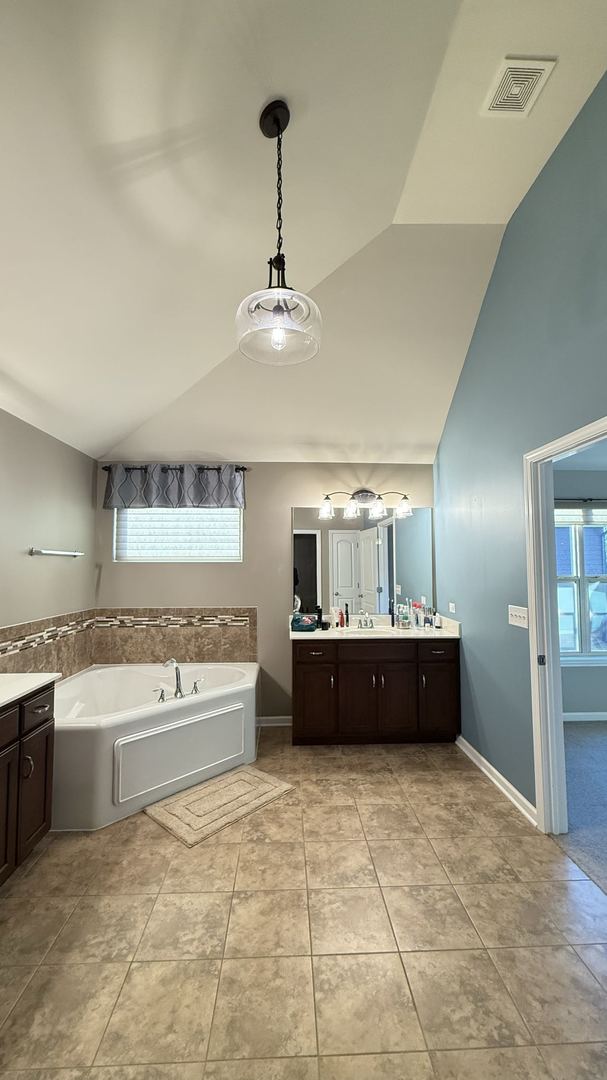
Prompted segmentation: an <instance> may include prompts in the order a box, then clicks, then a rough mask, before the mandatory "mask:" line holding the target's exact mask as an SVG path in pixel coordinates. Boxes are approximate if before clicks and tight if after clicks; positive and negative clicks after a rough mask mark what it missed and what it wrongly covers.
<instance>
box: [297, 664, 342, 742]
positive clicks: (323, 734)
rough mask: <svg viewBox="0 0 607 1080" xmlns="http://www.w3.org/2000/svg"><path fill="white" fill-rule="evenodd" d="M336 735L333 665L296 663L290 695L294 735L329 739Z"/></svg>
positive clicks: (335, 670) (335, 697)
mask: <svg viewBox="0 0 607 1080" xmlns="http://www.w3.org/2000/svg"><path fill="white" fill-rule="evenodd" d="M336 734H337V668H336V666H335V664H318V663H314V664H296V665H295V672H294V695H293V738H294V739H295V740H297V739H312V738H316V739H325V738H326V739H329V738H332V737H334V736H335V735H336Z"/></svg>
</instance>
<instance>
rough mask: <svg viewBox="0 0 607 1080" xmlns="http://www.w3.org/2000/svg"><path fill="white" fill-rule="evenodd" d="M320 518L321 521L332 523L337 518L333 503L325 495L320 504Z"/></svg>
mask: <svg viewBox="0 0 607 1080" xmlns="http://www.w3.org/2000/svg"><path fill="white" fill-rule="evenodd" d="M318 517H319V519H320V521H330V520H331V518H334V517H335V510H334V507H333V503H332V502H331V500H330V498H329V496H328V495H325V497H324V499H323V501H322V503H321V504H320V510H319V511H318Z"/></svg>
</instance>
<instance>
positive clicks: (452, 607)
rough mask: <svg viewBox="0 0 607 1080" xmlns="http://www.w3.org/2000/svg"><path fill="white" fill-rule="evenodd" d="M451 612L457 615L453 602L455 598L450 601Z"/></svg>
mask: <svg viewBox="0 0 607 1080" xmlns="http://www.w3.org/2000/svg"><path fill="white" fill-rule="evenodd" d="M449 614H450V615H455V604H454V603H453V600H450V601H449Z"/></svg>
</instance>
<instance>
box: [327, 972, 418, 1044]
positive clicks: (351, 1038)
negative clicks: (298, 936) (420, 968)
mask: <svg viewBox="0 0 607 1080" xmlns="http://www.w3.org/2000/svg"><path fill="white" fill-rule="evenodd" d="M314 993H315V998H316V1018H317V1024H318V1045H319V1051H320V1053H321V1054H365V1053H367V1054H380V1053H395V1052H397V1051H399V1050H401V1051H402V1050H423V1049H424V1040H423V1036H422V1033H421V1029H420V1026H419V1022H418V1019H417V1016H416V1013H415V1008H414V1006H413V1001H412V999H411V993H410V991H409V987H408V985H407V980H406V978H405V975H404V972H403V968H402V964H401V961H400V958H399V957H398V955H396V954H395V953H383V954H380V953H376V954H371V955H365V956H316V957H314Z"/></svg>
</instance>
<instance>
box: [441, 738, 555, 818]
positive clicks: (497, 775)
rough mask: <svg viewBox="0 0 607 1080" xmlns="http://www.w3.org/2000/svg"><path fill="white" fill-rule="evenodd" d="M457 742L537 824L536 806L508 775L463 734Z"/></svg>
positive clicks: (503, 792) (511, 800)
mask: <svg viewBox="0 0 607 1080" xmlns="http://www.w3.org/2000/svg"><path fill="white" fill-rule="evenodd" d="M456 743H457V745H458V746H459V748H460V750H463V752H464V754H466V755H467V756H468V757H469V758H470V760H471V761H473V762H474V764H475V765H478V768H479V769H481V770H482V772H484V773H485V776H488V777H489V779H490V780H492V781H493V783H494V784H495V786H496V787H497V788H499V789H500V791H501V792H502V794H503V795H505V796H506V798H508V799H510V802H511V803H514V805H515V806H516V808H517V810H520V811H521V813H522V814H524V815H525V817H526V818H527V819H528V820H529V821H530V822H531V824H532V825H535V826H537V810H536V809H535V806H532V804H531V803H530V802H529V801H528V799H526V798H525V796H524V795H521V793H520V791H518V790H517V788H515V787H514V785H513V784H511V783H510V781H509V780H506V777H505V776H502V774H501V772H498V771H497V769H496V768H495V767H494V766H493V765H491V764H490V762H488V761H487V759H486V758H484V757H483V755H482V754H479V752H478V750H475V749H474V747H473V746H471V745H470V743H469V742H468V741H467V739H464V737H463V735H458V737H457V739H456Z"/></svg>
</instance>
